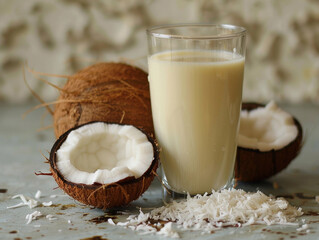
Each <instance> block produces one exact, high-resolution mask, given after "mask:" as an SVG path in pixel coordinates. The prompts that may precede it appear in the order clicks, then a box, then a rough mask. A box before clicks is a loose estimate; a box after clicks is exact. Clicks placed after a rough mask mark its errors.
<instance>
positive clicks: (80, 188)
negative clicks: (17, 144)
mask: <svg viewBox="0 0 319 240" xmlns="http://www.w3.org/2000/svg"><path fill="white" fill-rule="evenodd" d="M92 123H93V122H92ZM88 124H90V123H88ZM83 125H85V124H83ZM81 126H82V125H80V126H77V127H74V128H72V129H70V130H69V131H67V132H65V133H64V134H62V135H61V136H60V137H59V138H58V140H57V141H56V142H55V144H54V145H53V147H52V149H51V152H50V159H49V162H50V171H51V173H52V176H53V177H54V179H55V181H56V182H57V184H58V185H59V187H60V188H61V189H62V190H63V191H64V192H65V193H66V194H68V195H69V196H71V197H72V198H74V199H75V200H77V201H79V202H81V203H84V204H86V205H91V206H94V207H97V208H102V209H108V208H114V207H120V206H125V205H127V204H129V203H130V202H131V201H134V200H136V199H137V198H139V197H140V196H141V195H142V194H143V193H144V192H145V191H146V190H147V189H148V187H149V186H150V184H151V182H152V181H153V179H154V176H155V175H156V169H157V167H158V162H159V150H158V147H157V143H156V142H155V140H154V139H152V138H151V137H150V136H149V135H148V134H146V136H147V137H148V140H149V141H150V142H151V143H152V145H153V149H154V159H153V161H152V164H151V166H150V167H149V169H148V170H147V171H146V172H145V173H144V174H143V175H142V176H141V177H139V178H134V177H128V178H126V179H123V180H121V181H118V182H116V183H112V184H107V185H101V184H93V185H87V184H77V183H73V182H69V181H68V180H66V179H65V178H64V177H63V175H62V174H61V173H60V171H59V169H58V168H57V165H56V161H57V159H56V158H57V156H56V152H57V150H58V149H59V148H60V146H61V145H62V143H63V142H64V141H65V139H66V138H67V136H68V135H69V133H70V132H71V131H73V130H75V129H77V128H79V127H81Z"/></svg>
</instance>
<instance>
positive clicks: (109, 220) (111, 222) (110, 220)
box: [107, 218, 115, 225]
mask: <svg viewBox="0 0 319 240" xmlns="http://www.w3.org/2000/svg"><path fill="white" fill-rule="evenodd" d="M107 222H108V223H109V224H111V225H115V223H114V221H113V220H112V218H109V219H108V220H107Z"/></svg>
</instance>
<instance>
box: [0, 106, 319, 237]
mask: <svg viewBox="0 0 319 240" xmlns="http://www.w3.org/2000/svg"><path fill="white" fill-rule="evenodd" d="M34 105H35V103H29V104H25V105H20V106H16V105H8V104H4V103H1V104H0V152H1V153H0V169H1V172H0V239H1V240H2V239H42V238H43V239H109V240H115V239H130V240H135V239H166V238H165V237H163V236H158V235H140V233H139V232H133V231H131V230H129V229H125V228H123V227H119V226H113V225H110V224H108V223H107V219H108V218H110V217H111V218H113V219H114V221H115V222H116V221H124V220H125V218H126V217H127V215H125V214H120V213H121V212H122V211H124V212H126V213H128V214H135V213H138V208H140V207H141V208H142V209H143V210H144V211H148V210H150V209H151V208H152V207H158V206H161V205H162V201H161V187H160V184H159V182H158V180H154V182H153V183H152V185H151V187H150V188H149V189H148V190H147V192H145V193H144V194H143V195H142V197H141V198H140V199H139V200H137V201H135V202H133V203H132V204H130V206H128V207H126V208H123V209H120V212H103V211H102V210H99V209H93V208H91V207H88V206H84V205H82V204H80V203H78V202H76V201H74V200H72V199H71V198H69V197H68V196H66V195H64V194H63V192H62V191H61V190H60V189H57V184H56V183H55V181H54V179H53V178H52V177H51V176H36V175H35V172H39V171H41V172H44V173H46V172H49V165H48V164H46V163H44V161H45V159H44V157H43V156H42V154H41V152H42V153H43V155H45V156H48V151H49V150H50V149H51V147H52V145H53V143H54V141H55V137H54V135H53V130H52V128H51V129H49V130H45V131H40V132H39V131H37V130H38V129H39V128H41V127H43V126H47V125H50V124H52V122H51V120H50V117H49V116H46V117H43V116H44V115H43V113H44V111H42V110H37V111H34V112H32V113H31V114H29V115H27V116H26V118H25V119H22V115H23V113H24V112H25V111H26V110H28V109H29V108H31V107H32V106H34ZM281 106H282V107H283V109H285V110H287V111H288V112H290V113H292V114H293V115H294V116H295V117H296V118H297V119H298V120H299V121H300V122H301V124H302V126H303V128H304V130H305V135H306V137H305V139H306V140H305V144H304V147H303V149H302V152H301V154H300V155H299V156H298V157H297V158H296V159H295V160H294V161H293V162H292V163H291V164H290V165H289V166H288V168H287V169H285V170H284V171H282V172H281V173H279V174H278V175H276V176H275V177H272V178H270V179H268V180H267V181H263V182H257V183H253V184H243V183H239V185H238V188H243V189H245V190H247V191H254V192H255V191H256V190H261V191H263V192H264V193H266V194H272V195H274V196H285V197H286V199H287V200H288V201H289V202H290V203H291V204H292V205H294V206H297V207H301V208H302V209H303V211H304V212H305V214H304V216H302V217H301V218H300V219H299V222H300V224H302V219H305V222H306V223H308V224H309V229H310V231H308V233H307V232H306V231H301V232H298V231H296V228H297V227H296V226H265V225H252V226H248V227H242V228H225V229H221V230H219V231H215V232H214V233H212V234H206V235H201V234H200V232H194V231H193V232H192V231H184V232H181V234H180V235H181V238H182V239H223V240H227V239H319V203H318V202H316V201H315V196H316V195H319V144H318V140H319V128H318V126H319V107H318V106H315V105H312V104H303V105H288V104H281ZM38 190H40V191H41V193H42V194H41V198H40V199H38V201H39V202H50V201H52V205H51V206H49V207H44V206H41V205H40V206H38V207H35V208H33V209H30V208H29V207H28V206H21V207H18V208H13V209H7V207H8V206H13V205H16V204H18V203H20V202H21V201H20V199H18V198H16V199H12V196H14V195H17V194H23V195H24V196H27V197H32V198H34V197H35V194H36V192H37V191H38ZM34 211H39V212H41V214H42V215H43V216H44V217H43V216H42V217H39V218H38V219H37V220H34V221H32V222H31V223H30V224H26V222H27V219H26V215H27V214H30V213H33V212H34ZM49 214H51V215H52V217H51V219H48V218H46V217H45V216H46V215H49Z"/></svg>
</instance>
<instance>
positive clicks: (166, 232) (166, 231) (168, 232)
mask: <svg viewBox="0 0 319 240" xmlns="http://www.w3.org/2000/svg"><path fill="white" fill-rule="evenodd" d="M157 234H159V235H163V236H165V237H170V238H180V236H179V234H178V233H177V232H176V231H174V230H173V228H172V222H169V223H166V224H165V225H164V227H163V228H161V230H160V231H159V232H157Z"/></svg>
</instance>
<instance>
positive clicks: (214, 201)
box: [117, 189, 303, 237]
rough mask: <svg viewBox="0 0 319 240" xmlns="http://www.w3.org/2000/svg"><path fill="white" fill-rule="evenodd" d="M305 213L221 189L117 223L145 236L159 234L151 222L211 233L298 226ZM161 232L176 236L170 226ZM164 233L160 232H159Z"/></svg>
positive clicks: (284, 203) (259, 195)
mask: <svg viewBox="0 0 319 240" xmlns="http://www.w3.org/2000/svg"><path fill="white" fill-rule="evenodd" d="M302 214H303V212H302V209H301V208H298V209H297V208H295V207H293V206H291V205H289V203H288V202H287V201H286V200H285V199H283V198H277V199H276V198H273V197H268V196H266V195H265V194H264V193H262V192H260V191H258V192H256V193H247V192H245V191H244V190H236V189H231V190H222V191H218V192H215V191H213V192H212V194H210V195H208V194H207V193H206V194H204V195H196V196H195V197H190V196H188V197H187V199H186V200H185V201H180V202H176V201H174V202H172V203H170V204H168V205H167V206H163V207H160V208H156V209H153V210H152V211H151V212H149V213H143V212H142V211H141V210H140V214H139V215H138V216H134V215H131V216H129V217H128V218H127V220H128V222H126V223H122V224H119V223H118V224H117V225H119V226H120V225H125V226H126V227H128V228H130V229H132V230H136V231H139V230H141V231H143V232H145V233H154V232H157V228H156V226H155V225H154V224H150V220H152V221H153V222H154V221H158V222H161V221H169V222H175V223H176V224H177V226H178V227H179V228H180V229H183V230H186V229H191V230H201V231H203V232H210V231H212V230H218V229H220V228H222V227H227V226H234V227H241V226H248V225H252V224H266V225H274V224H280V225H296V226H298V223H295V221H296V217H298V216H301V215H302ZM166 225H167V224H165V226H164V227H166V228H165V229H164V230H163V231H162V233H165V234H167V235H165V234H164V235H165V236H169V237H173V236H174V237H176V236H177V235H176V234H175V232H174V231H173V230H172V229H171V224H170V225H167V226H166ZM159 232H161V230H160V231H159Z"/></svg>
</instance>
